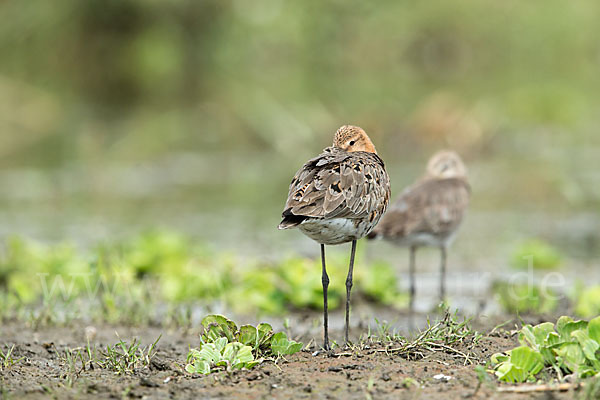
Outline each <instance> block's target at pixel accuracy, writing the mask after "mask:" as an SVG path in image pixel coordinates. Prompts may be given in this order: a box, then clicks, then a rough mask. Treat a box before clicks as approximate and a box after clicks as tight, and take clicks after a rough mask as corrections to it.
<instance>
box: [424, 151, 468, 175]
mask: <svg viewBox="0 0 600 400" xmlns="http://www.w3.org/2000/svg"><path fill="white" fill-rule="evenodd" d="M425 175H426V177H428V178H466V177H467V167H465V164H463V162H462V160H461V158H460V156H459V155H458V154H456V153H455V152H453V151H451V150H441V151H438V152H437V153H435V154H434V155H433V156H431V158H430V159H429V162H428V163H427V171H426V173H425Z"/></svg>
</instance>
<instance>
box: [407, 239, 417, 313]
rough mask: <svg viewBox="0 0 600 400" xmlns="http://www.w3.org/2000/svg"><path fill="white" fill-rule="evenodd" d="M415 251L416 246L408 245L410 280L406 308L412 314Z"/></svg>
mask: <svg viewBox="0 0 600 400" xmlns="http://www.w3.org/2000/svg"><path fill="white" fill-rule="evenodd" d="M416 252H417V247H416V246H410V264H409V267H408V268H409V272H408V273H409V280H410V288H409V292H408V295H409V298H408V309H409V311H410V314H411V316H412V313H413V311H414V302H415V256H416Z"/></svg>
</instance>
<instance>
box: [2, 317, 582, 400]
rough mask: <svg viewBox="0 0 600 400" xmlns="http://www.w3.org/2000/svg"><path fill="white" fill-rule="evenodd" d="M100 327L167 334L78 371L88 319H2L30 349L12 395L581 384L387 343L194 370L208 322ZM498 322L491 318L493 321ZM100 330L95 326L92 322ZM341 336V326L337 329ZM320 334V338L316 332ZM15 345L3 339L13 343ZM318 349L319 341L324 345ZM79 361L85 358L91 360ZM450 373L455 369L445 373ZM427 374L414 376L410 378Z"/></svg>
mask: <svg viewBox="0 0 600 400" xmlns="http://www.w3.org/2000/svg"><path fill="white" fill-rule="evenodd" d="M93 330H95V331H96V332H95V336H94V337H93V342H94V343H95V344H96V345H97V347H98V348H100V347H102V346H105V345H106V344H107V343H108V344H114V343H115V342H116V341H117V338H116V336H115V332H118V334H119V337H120V338H122V339H123V340H131V339H132V338H134V337H136V338H138V339H139V340H140V341H141V343H142V344H143V345H144V346H146V345H148V344H150V343H152V342H153V341H154V340H155V339H156V338H157V337H158V336H159V335H160V334H162V338H161V340H160V342H159V345H158V352H157V354H156V356H155V357H154V358H153V359H152V361H151V364H150V366H149V367H144V368H141V369H139V370H136V371H134V372H133V373H131V374H126V375H116V374H115V373H114V372H112V371H109V370H106V369H102V368H100V367H99V366H95V367H94V368H90V367H88V368H86V369H85V370H81V371H79V370H77V371H69V366H68V364H67V362H66V361H65V360H64V351H65V350H66V349H68V348H70V349H73V348H77V347H80V348H82V347H85V345H86V343H87V339H86V327H85V326H74V327H69V328H59V327H53V328H43V329H39V330H38V331H33V330H31V329H29V328H27V327H26V326H25V325H23V324H17V323H14V324H9V325H7V326H2V327H1V328H0V346H3V345H5V344H6V345H8V346H12V345H13V344H14V345H15V351H14V355H15V357H17V358H18V357H25V358H24V359H23V360H21V361H20V362H18V363H16V364H15V365H13V366H11V367H8V368H5V369H4V371H3V372H1V373H0V378H1V379H0V393H1V394H2V396H3V397H6V398H27V399H38V398H40V399H42V398H44V399H45V398H49V397H54V398H61V399H62V398H73V399H75V398H77V399H79V398H84V399H85V398H94V399H95V398H100V399H102V398H105V399H106V398H111V399H113V398H144V399H154V398H156V399H158V398H178V399H179V398H184V399H185V398H190V399H196V398H245V399H262V398H279V399H289V398H306V399H311V398H319V399H321V398H323V399H329V398H332V399H333V398H342V399H369V398H372V399H388V398H389V399H397V398H408V399H428V398H432V399H465V398H471V399H488V398H491V399H495V398H510V399H528V398H572V397H573V395H574V394H573V393H568V392H567V393H552V394H548V393H545V394H544V393H542V394H533V395H518V394H503V393H499V392H497V391H496V390H495V388H496V387H498V386H500V385H498V384H497V383H496V382H495V381H492V382H493V385H492V387H490V386H488V385H485V384H484V385H481V387H479V388H478V379H477V376H476V374H475V372H474V370H473V367H474V365H465V360H464V358H462V357H457V355H456V354H455V353H453V352H442V351H437V352H424V353H423V356H424V358H422V359H420V360H407V359H405V358H402V357H400V356H399V355H397V354H394V353H393V352H389V351H385V348H384V347H383V346H381V345H371V346H366V347H363V348H362V349H360V350H354V351H352V350H342V349H337V350H336V351H335V352H334V355H333V356H331V355H325V354H319V355H314V354H313V351H302V352H300V353H297V354H295V355H293V356H288V357H286V359H280V360H278V361H277V362H272V361H268V362H265V363H264V364H262V365H261V366H257V367H255V368H254V369H253V370H250V371H237V372H235V373H231V374H227V373H226V372H219V373H215V374H211V375H209V376H191V375H189V374H187V373H185V372H184V371H183V366H184V364H185V358H186V355H187V352H188V349H189V346H196V345H197V344H198V335H197V334H198V332H186V333H182V332H179V331H165V330H164V329H158V328H152V327H144V328H128V327H114V326H103V327H96V328H95V329H92V331H93ZM489 330H491V327H490V328H489V329H488V331H489ZM87 332H88V333H89V332H90V328H88V329H87ZM334 334H335V335H337V336H341V333H340V332H334ZM309 340H310V339H309ZM515 343H516V339H515V338H514V337H511V336H510V335H508V334H500V335H495V336H492V337H490V336H487V337H483V338H482V339H481V341H480V342H479V343H478V345H477V346H476V347H475V348H459V350H461V351H463V352H471V353H472V354H473V355H474V361H475V362H485V360H488V359H489V356H490V355H491V354H493V353H495V352H498V351H503V350H506V349H509V348H511V347H514V345H515ZM5 348H6V347H3V349H5ZM315 349H316V348H315ZM77 366H78V367H79V369H80V367H81V363H78V364H77ZM438 374H443V375H446V376H449V377H450V379H449V380H448V381H445V380H444V379H436V378H434V376H436V375H438ZM407 378H411V379H414V382H418V384H411V383H410V379H409V380H407Z"/></svg>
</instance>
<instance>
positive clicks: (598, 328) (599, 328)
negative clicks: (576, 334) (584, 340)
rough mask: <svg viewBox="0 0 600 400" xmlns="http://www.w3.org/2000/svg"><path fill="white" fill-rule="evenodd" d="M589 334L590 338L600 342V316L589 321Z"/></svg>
mask: <svg viewBox="0 0 600 400" xmlns="http://www.w3.org/2000/svg"><path fill="white" fill-rule="evenodd" d="M588 334H589V335H590V338H592V339H593V340H595V341H596V342H597V343H600V317H596V318H594V319H592V320H590V322H589V323H588Z"/></svg>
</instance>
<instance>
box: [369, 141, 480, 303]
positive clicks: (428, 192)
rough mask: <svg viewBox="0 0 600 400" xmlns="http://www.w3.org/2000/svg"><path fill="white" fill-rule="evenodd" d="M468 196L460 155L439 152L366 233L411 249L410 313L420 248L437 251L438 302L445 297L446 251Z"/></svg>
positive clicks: (454, 235) (464, 211)
mask: <svg viewBox="0 0 600 400" xmlns="http://www.w3.org/2000/svg"><path fill="white" fill-rule="evenodd" d="M470 194H471V187H470V185H469V182H468V178H467V168H466V167H465V164H464V163H463V161H462V160H461V158H460V156H459V155H458V154H457V153H455V152H454V151H450V150H442V151H439V152H437V153H435V154H434V155H433V156H432V157H431V158H430V159H429V161H428V163H427V168H426V172H425V174H424V176H422V177H421V178H420V179H418V180H417V181H416V182H415V183H414V184H413V185H411V186H409V187H407V188H406V189H405V190H404V191H403V192H402V193H401V194H400V196H399V197H398V199H397V200H396V201H395V202H394V203H393V204H392V205H391V206H390V208H389V210H388V211H387V213H386V214H385V216H384V217H383V218H382V219H381V222H379V224H378V225H377V226H376V227H375V229H373V231H372V232H371V233H370V234H369V239H374V238H377V237H382V238H383V239H385V240H387V241H389V242H391V243H393V244H396V245H399V246H408V247H409V248H410V261H409V275H410V289H409V296H410V297H409V310H410V311H411V314H412V311H413V308H414V298H415V276H414V274H415V256H416V251H417V248H419V247H421V246H433V247H438V248H439V249H440V259H441V260H440V292H439V296H440V301H441V302H443V301H444V300H445V298H446V286H445V280H446V260H447V251H448V247H449V246H450V244H451V243H452V241H453V240H454V238H455V237H456V234H457V231H458V228H459V227H460V225H461V223H462V221H463V218H464V216H465V213H466V210H467V207H468V205H469V200H470Z"/></svg>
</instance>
